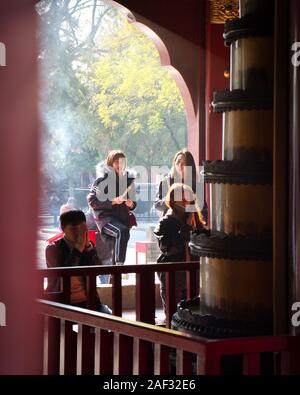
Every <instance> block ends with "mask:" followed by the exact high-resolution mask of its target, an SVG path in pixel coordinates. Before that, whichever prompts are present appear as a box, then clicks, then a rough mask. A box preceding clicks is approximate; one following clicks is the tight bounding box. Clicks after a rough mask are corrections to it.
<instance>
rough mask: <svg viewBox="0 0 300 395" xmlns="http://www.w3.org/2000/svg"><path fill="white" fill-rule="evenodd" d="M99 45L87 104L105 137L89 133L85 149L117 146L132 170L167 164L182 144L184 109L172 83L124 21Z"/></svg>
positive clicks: (137, 33) (152, 52)
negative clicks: (93, 90) (102, 52)
mask: <svg viewBox="0 0 300 395" xmlns="http://www.w3.org/2000/svg"><path fill="white" fill-rule="evenodd" d="M108 43H109V45H108ZM104 45H105V46H106V47H109V51H108V53H107V54H105V55H104V56H102V57H101V58H100V59H99V61H98V62H96V64H95V76H94V80H93V83H94V86H95V88H96V93H95V95H94V97H93V101H92V103H93V108H94V109H93V111H95V109H96V111H97V113H98V115H99V118H100V120H101V124H102V125H103V126H104V127H105V130H106V133H107V136H106V138H105V139H104V140H103V136H102V134H100V133H98V132H97V131H96V130H94V131H93V133H91V134H90V136H89V140H88V141H89V144H90V145H91V146H93V145H94V144H99V145H100V144H102V145H104V146H107V147H106V149H110V148H114V147H120V148H122V149H124V151H125V152H126V153H127V155H128V157H129V161H130V163H132V164H134V165H144V166H146V167H148V168H149V167H150V166H151V165H163V164H166V165H169V164H170V162H171V158H172V156H173V155H174V152H176V151H177V150H179V149H181V148H182V147H183V146H185V145H186V116H185V111H184V104H183V100H182V98H181V96H180V93H179V90H178V87H177V86H176V83H175V81H174V80H173V78H172V77H171V76H170V75H169V73H168V72H167V70H166V69H164V68H163V67H162V66H161V64H160V61H159V54H158V52H157V50H156V48H155V46H154V44H153V42H152V41H151V40H150V39H149V38H147V37H145V35H143V34H142V33H141V32H140V31H138V30H137V28H135V27H134V26H133V25H131V24H129V23H127V22H126V21H123V23H121V24H120V25H118V28H117V29H116V30H115V31H114V32H113V34H111V35H110V36H108V37H107V38H106V40H104ZM103 126H102V127H103Z"/></svg>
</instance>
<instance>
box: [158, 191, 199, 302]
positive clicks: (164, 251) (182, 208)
mask: <svg viewBox="0 0 300 395" xmlns="http://www.w3.org/2000/svg"><path fill="white" fill-rule="evenodd" d="M165 204H166V208H167V212H166V214H165V215H164V216H163V217H162V218H161V219H160V221H159V224H158V225H157V227H156V228H155V230H154V234H155V236H156V237H157V239H158V244H159V248H160V250H161V255H160V256H159V258H158V259H157V263H164V262H188V261H190V260H193V259H195V258H193V257H192V256H191V255H190V251H189V246H188V243H189V240H190V233H191V232H192V231H197V230H198V231H199V229H202V228H203V225H204V224H205V222H204V220H203V218H202V214H201V212H200V210H199V208H198V205H197V199H196V196H195V194H194V193H193V190H192V189H191V188H190V187H189V186H188V185H184V184H179V183H176V184H173V185H172V186H171V188H170V189H169V191H168V193H167V196H166V198H165ZM158 277H159V279H160V293H161V298H162V302H163V306H164V308H165V287H166V284H165V273H163V272H162V273H158ZM185 297H186V287H185V273H184V272H178V273H176V299H177V301H179V300H181V299H184V298H185Z"/></svg>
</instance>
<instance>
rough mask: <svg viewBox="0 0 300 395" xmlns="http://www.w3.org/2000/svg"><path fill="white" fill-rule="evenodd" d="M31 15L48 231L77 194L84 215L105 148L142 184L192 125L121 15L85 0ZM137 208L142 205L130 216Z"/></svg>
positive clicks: (143, 39)
mask: <svg viewBox="0 0 300 395" xmlns="http://www.w3.org/2000/svg"><path fill="white" fill-rule="evenodd" d="M107 3H109V5H108V4H107ZM111 5H113V6H114V7H112V6H111ZM120 9H121V11H122V12H121V13H120ZM38 11H39V14H40V16H41V21H42V24H41V31H40V37H41V43H42V44H41V48H40V56H39V60H40V64H41V70H42V73H41V74H42V104H41V109H42V119H43V131H44V143H43V155H42V169H43V175H44V179H45V180H46V182H45V184H46V187H45V189H44V195H43V196H42V199H41V200H42V204H41V205H42V214H45V215H44V216H43V221H49V224H51V223H53V218H54V222H55V223H54V225H55V227H56V226H57V222H56V221H57V217H58V215H59V207H60V206H61V205H62V204H63V203H65V202H66V201H67V199H68V197H70V196H74V195H75V197H76V198H77V200H78V201H77V203H78V207H79V208H81V209H84V210H85V211H86V210H87V202H86V195H87V193H88V187H89V185H90V183H91V182H92V180H93V178H94V176H95V175H94V169H95V165H96V164H97V162H98V161H101V160H104V159H105V157H106V154H107V152H108V151H109V150H111V149H114V148H121V149H123V150H124V151H125V152H126V155H127V157H128V162H129V165H130V166H143V167H145V168H146V170H147V171H148V174H147V177H148V178H146V179H145V178H143V179H140V181H141V182H142V183H148V182H150V183H151V182H155V181H156V179H155V178H154V177H155V175H154V176H152V175H151V166H163V165H165V166H167V167H170V166H171V163H172V158H173V156H174V153H175V152H176V151H178V150H180V149H181V148H183V147H185V146H187V143H188V141H187V134H188V133H190V132H191V130H194V133H198V132H197V131H198V124H197V119H196V116H195V110H194V105H193V101H192V98H191V95H190V92H189V90H188V88H187V85H186V83H185V81H184V80H183V78H182V76H181V74H180V73H179V72H178V71H177V70H176V69H175V68H174V67H173V66H172V65H171V56H170V54H169V52H168V50H167V48H166V46H165V45H164V43H163V42H162V40H161V39H160V38H159V37H158V35H157V34H156V33H155V32H154V31H153V30H151V29H150V28H148V27H147V26H146V25H145V24H142V23H140V22H138V21H137V20H136V19H135V18H134V16H133V15H132V14H131V13H130V12H129V11H128V10H126V9H124V8H123V7H121V6H119V5H118V4H117V3H115V2H103V1H101V2H100V1H93V0H90V1H84V2H83V1H77V2H72V1H69V2H60V1H55V2H49V1H40V2H39V4H38ZM125 16H126V18H125ZM128 22H129V23H128ZM141 31H142V33H141ZM149 38H150V39H151V40H150V39H149ZM174 80H175V81H176V83H175V82H174ZM176 84H177V85H176ZM165 171H166V170H165ZM151 177H152V178H151ZM154 192H155V191H154ZM152 195H153V194H152ZM152 203H153V202H149V204H148V206H147V209H146V210H147V211H145V212H148V214H149V212H150V209H151V206H152ZM142 210H143V206H142V205H140V206H139V207H138V214H141V215H142V214H143V213H144V211H142ZM49 214H50V215H49ZM46 217H49V218H46ZM45 237H46V236H45ZM43 246H44V243H42V244H41V246H40V258H42V259H41V260H40V261H44V256H43Z"/></svg>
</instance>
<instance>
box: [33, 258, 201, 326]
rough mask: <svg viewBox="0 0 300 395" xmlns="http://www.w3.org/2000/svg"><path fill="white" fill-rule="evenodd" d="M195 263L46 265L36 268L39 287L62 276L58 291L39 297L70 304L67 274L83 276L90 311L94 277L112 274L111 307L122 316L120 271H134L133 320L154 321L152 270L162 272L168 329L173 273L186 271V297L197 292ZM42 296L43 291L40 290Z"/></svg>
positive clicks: (173, 307)
mask: <svg viewBox="0 0 300 395" xmlns="http://www.w3.org/2000/svg"><path fill="white" fill-rule="evenodd" d="M198 270H199V262H185V263H182V262H181V263H172V264H170V263H160V264H147V265H124V266H81V267H69V268H49V269H44V270H39V273H40V277H41V288H42V286H43V280H44V278H45V277H47V278H50V277H62V283H63V285H62V293H55V294H48V295H44V296H43V297H44V298H46V299H51V300H54V301H57V302H62V303H66V304H68V303H70V277H71V276H83V277H86V279H87V287H88V303H87V307H88V308H89V309H92V310H94V309H95V306H96V292H97V291H96V277H97V276H98V275H100V274H111V276H112V306H111V307H112V310H113V314H114V315H116V316H122V283H121V278H122V277H121V276H122V274H123V273H135V274H136V320H137V321H141V322H147V323H149V324H154V323H155V281H154V276H155V272H157V271H160V272H166V326H167V327H168V328H170V325H171V319H172V315H173V314H174V312H175V311H176V303H177V302H178V301H176V300H175V273H176V272H177V271H186V282H187V297H188V298H189V299H190V298H193V297H195V296H197V295H198V293H199V291H198V282H199V281H198V279H199V275H198ZM41 295H43V292H41Z"/></svg>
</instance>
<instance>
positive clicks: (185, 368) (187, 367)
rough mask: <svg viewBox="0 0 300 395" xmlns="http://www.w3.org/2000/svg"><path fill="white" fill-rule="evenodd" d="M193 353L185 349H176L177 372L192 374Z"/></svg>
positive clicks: (179, 373) (178, 373)
mask: <svg viewBox="0 0 300 395" xmlns="http://www.w3.org/2000/svg"><path fill="white" fill-rule="evenodd" d="M192 373H193V363H192V354H191V353H189V352H186V351H183V350H176V374H177V375H184V374H192Z"/></svg>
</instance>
